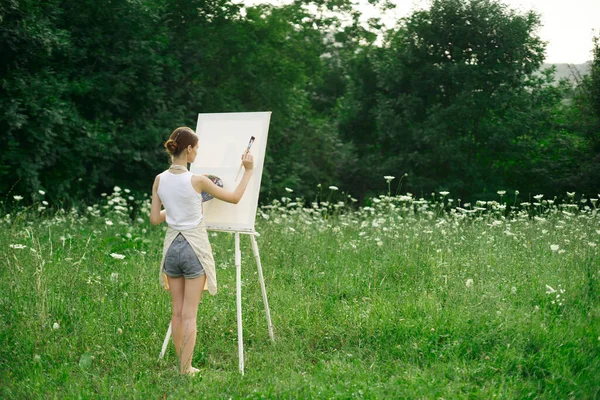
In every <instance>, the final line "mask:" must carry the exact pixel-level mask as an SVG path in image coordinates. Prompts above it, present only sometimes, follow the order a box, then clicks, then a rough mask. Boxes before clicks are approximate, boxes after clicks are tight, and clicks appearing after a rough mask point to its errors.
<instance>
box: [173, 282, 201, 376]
mask: <svg viewBox="0 0 600 400" xmlns="http://www.w3.org/2000/svg"><path fill="white" fill-rule="evenodd" d="M205 280H206V275H202V276H201V277H199V278H194V279H185V284H184V290H183V307H182V309H181V325H180V326H181V331H180V332H181V342H180V343H181V351H180V355H179V361H180V367H179V372H180V373H182V374H186V373H187V374H189V373H195V372H198V370H197V369H196V368H193V367H192V356H193V355H194V347H195V346H196V316H197V314H198V303H199V302H200V299H201V297H202V290H203V288H204V281H205Z"/></svg>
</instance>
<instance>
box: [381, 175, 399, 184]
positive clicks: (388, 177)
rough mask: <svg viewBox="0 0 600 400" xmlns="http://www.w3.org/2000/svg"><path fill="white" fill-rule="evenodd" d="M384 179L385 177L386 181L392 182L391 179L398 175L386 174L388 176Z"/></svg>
mask: <svg viewBox="0 0 600 400" xmlns="http://www.w3.org/2000/svg"><path fill="white" fill-rule="evenodd" d="M383 179H385V181H386V182H387V183H390V182H391V181H393V180H394V179H396V177H395V176H391V175H386V176H384V177H383Z"/></svg>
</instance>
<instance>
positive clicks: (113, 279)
mask: <svg viewBox="0 0 600 400" xmlns="http://www.w3.org/2000/svg"><path fill="white" fill-rule="evenodd" d="M118 280H119V273H118V272H113V273H112V274H110V281H111V282H117V281H118Z"/></svg>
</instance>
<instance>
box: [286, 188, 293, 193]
mask: <svg viewBox="0 0 600 400" xmlns="http://www.w3.org/2000/svg"><path fill="white" fill-rule="evenodd" d="M285 191H286V192H288V193H292V192H293V191H294V189H290V188H289V187H286V188H285Z"/></svg>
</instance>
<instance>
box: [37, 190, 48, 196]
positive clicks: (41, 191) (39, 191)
mask: <svg viewBox="0 0 600 400" xmlns="http://www.w3.org/2000/svg"><path fill="white" fill-rule="evenodd" d="M38 193H39V194H41V195H42V196H43V195H45V194H46V192H44V191H43V190H38Z"/></svg>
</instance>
